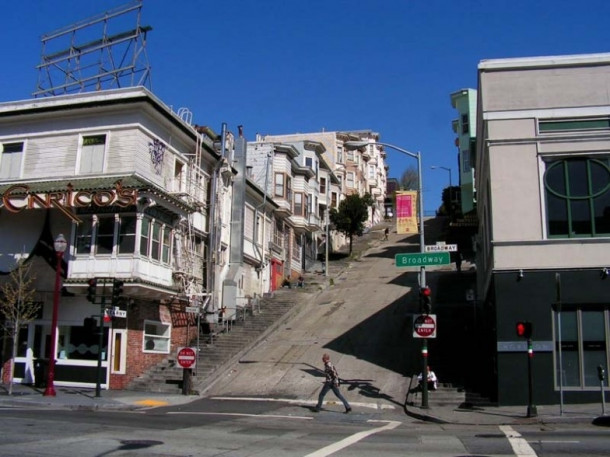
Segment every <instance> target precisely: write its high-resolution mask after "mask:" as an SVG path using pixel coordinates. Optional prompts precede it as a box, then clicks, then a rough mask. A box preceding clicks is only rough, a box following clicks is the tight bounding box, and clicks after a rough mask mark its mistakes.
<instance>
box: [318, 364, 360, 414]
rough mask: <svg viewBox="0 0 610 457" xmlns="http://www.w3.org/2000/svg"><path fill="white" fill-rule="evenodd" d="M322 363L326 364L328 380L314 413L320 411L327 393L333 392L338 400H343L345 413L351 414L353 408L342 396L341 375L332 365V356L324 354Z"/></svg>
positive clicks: (325, 372)
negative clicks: (340, 387) (340, 388)
mask: <svg viewBox="0 0 610 457" xmlns="http://www.w3.org/2000/svg"><path fill="white" fill-rule="evenodd" d="M322 362H324V374H325V375H326V380H325V381H324V385H323V386H322V390H321V391H320V395H319V396H318V404H317V405H316V407H315V409H314V411H315V412H319V411H320V408H322V402H324V397H325V396H326V393H327V392H328V391H329V390H332V391H333V393H334V394H335V395H336V396H337V398H338V399H339V400H341V402H342V403H343V406H345V413H346V414H347V413H349V412H350V411H351V410H352V407H351V406H350V405H349V403H348V402H347V400H346V399H345V397H343V395H341V391H340V390H339V374H338V373H337V369H336V368H335V366H334V365H333V364H332V363H330V356H329V355H328V354H324V355H323V356H322Z"/></svg>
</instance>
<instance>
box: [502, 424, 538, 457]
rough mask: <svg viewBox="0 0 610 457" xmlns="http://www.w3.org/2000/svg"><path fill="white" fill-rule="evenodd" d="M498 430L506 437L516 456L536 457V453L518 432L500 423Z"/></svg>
mask: <svg viewBox="0 0 610 457" xmlns="http://www.w3.org/2000/svg"><path fill="white" fill-rule="evenodd" d="M500 430H502V432H503V433H504V434H505V435H506V438H508V442H509V443H510V445H511V447H512V448H513V452H514V453H515V455H516V456H517V457H532V456H533V457H536V456H537V455H538V454H536V451H534V450H533V449H532V447H531V446H530V445H529V444H528V442H527V441H526V440H525V438H522V437H521V435H520V434H519V432H517V431H515V430H514V429H513V428H512V427H511V426H510V425H500Z"/></svg>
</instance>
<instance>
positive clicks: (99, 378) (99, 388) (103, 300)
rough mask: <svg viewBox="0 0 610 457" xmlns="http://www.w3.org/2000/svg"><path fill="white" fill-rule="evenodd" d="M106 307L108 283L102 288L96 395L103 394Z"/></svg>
mask: <svg viewBox="0 0 610 457" xmlns="http://www.w3.org/2000/svg"><path fill="white" fill-rule="evenodd" d="M105 308H106V283H105V282H104V286H103V288H102V298H101V300H100V327H99V332H100V337H99V340H98V348H97V381H96V383H95V396H96V397H100V396H101V395H102V346H103V345H104V309H105Z"/></svg>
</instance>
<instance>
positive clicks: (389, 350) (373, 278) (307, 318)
mask: <svg viewBox="0 0 610 457" xmlns="http://www.w3.org/2000/svg"><path fill="white" fill-rule="evenodd" d="M437 224H438V223H437ZM430 228H431V229H432V228H433V227H430ZM435 228H436V227H435ZM429 235H430V236H434V233H433V231H432V230H430V234H429ZM381 238H382V232H381V230H379V231H373V232H371V233H370V234H368V235H366V236H365V237H364V239H361V240H358V241H357V243H367V244H368V246H369V249H368V250H366V251H364V252H362V254H361V255H360V256H359V258H357V259H356V260H353V261H351V262H349V263H348V264H347V265H346V266H345V267H344V268H343V270H342V271H341V272H340V273H338V272H337V271H336V270H335V271H333V270H331V271H330V273H331V274H330V276H329V277H330V280H331V284H330V285H329V286H328V287H326V288H321V289H322V290H318V291H315V292H310V293H308V294H307V297H306V298H305V297H303V296H297V294H303V292H301V291H300V290H298V289H293V290H291V292H290V293H294V294H295V300H300V301H301V303H300V304H299V305H298V306H299V308H298V310H297V312H296V313H295V314H294V316H293V317H292V318H291V319H290V320H289V321H287V322H285V323H284V324H283V325H282V326H281V327H280V328H279V329H278V330H277V331H276V332H274V333H273V334H272V335H270V336H269V337H268V338H267V339H266V340H264V341H263V342H261V344H259V345H258V346H257V347H255V348H254V349H253V350H251V351H249V352H248V353H246V354H245V355H244V356H243V357H242V358H241V360H240V361H239V363H237V364H236V365H234V366H233V367H232V368H231V369H230V370H229V371H228V372H227V373H226V374H225V375H224V376H223V377H221V378H220V379H219V381H218V382H217V383H216V384H215V385H214V386H212V388H211V389H210V390H209V391H207V392H205V395H207V396H219V397H223V396H232V397H276V398H287V399H298V400H300V401H306V402H311V404H313V403H314V402H315V400H316V399H317V395H318V391H319V389H320V387H321V382H322V381H323V371H322V362H321V357H322V354H323V353H325V352H327V353H329V354H330V356H331V361H332V362H333V363H334V364H335V366H336V367H337V370H338V371H339V374H340V376H341V378H342V379H343V380H345V382H346V384H345V385H344V386H343V387H342V390H343V391H344V393H345V395H346V398H347V399H348V400H349V401H350V403H353V404H354V405H355V408H358V407H367V408H370V407H373V408H397V409H400V408H402V405H403V404H404V402H405V399H406V394H407V391H408V389H409V386H410V381H411V377H412V376H413V375H416V374H417V373H418V372H419V368H420V367H421V362H420V360H421V359H420V353H419V347H420V346H419V343H418V342H415V343H414V340H413V339H412V338H411V328H412V327H411V326H412V323H411V322H412V321H411V315H412V313H414V312H417V309H418V298H417V294H418V290H417V283H418V269H417V268H398V267H396V266H395V255H396V254H397V253H406V252H418V251H419V239H418V237H417V236H410V237H407V236H404V235H397V234H396V233H391V234H390V237H389V240H388V241H382V240H381ZM364 247H366V245H365V246H364ZM362 248H363V246H362V244H361V245H359V246H358V247H356V248H355V252H357V251H358V250H359V249H362ZM451 268H452V266H443V267H436V268H434V267H433V268H431V270H434V269H445V270H448V269H451ZM333 273H335V274H337V273H338V275H337V276H334V275H333ZM323 280H324V278H323V276H320V279H319V281H323ZM282 293H286V292H282ZM303 298H305V299H303ZM302 299H303V300H302ZM326 400H327V401H330V402H334V401H335V400H336V399H335V398H334V397H333V394H332V393H329V394H328V395H327V397H326ZM334 408H335V409H341V408H342V407H341V405H335V406H334Z"/></svg>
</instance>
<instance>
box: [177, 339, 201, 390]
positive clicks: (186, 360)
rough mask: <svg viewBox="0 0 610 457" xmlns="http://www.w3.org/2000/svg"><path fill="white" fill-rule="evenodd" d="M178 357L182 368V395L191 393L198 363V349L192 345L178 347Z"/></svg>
mask: <svg viewBox="0 0 610 457" xmlns="http://www.w3.org/2000/svg"><path fill="white" fill-rule="evenodd" d="M176 359H177V360H178V365H180V366H181V367H182V368H183V370H182V395H189V394H190V393H191V390H192V374H193V370H192V369H193V368H195V365H196V364H197V350H196V349H195V348H191V347H182V348H178V354H177V357H176Z"/></svg>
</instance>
